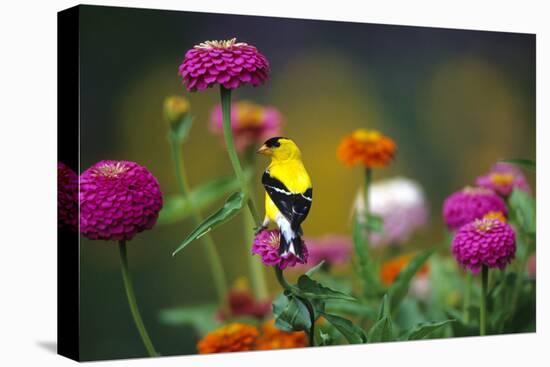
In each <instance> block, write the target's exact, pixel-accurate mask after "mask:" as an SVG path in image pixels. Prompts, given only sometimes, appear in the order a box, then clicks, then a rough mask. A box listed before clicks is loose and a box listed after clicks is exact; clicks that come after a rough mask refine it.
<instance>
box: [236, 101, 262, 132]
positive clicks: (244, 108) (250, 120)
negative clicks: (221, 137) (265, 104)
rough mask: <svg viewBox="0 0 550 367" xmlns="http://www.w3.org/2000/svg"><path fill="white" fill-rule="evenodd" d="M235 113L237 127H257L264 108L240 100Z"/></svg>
mask: <svg viewBox="0 0 550 367" xmlns="http://www.w3.org/2000/svg"><path fill="white" fill-rule="evenodd" d="M237 114H238V116H237V121H238V122H239V127H241V128H247V127H257V126H260V125H261V124H262V121H263V118H264V109H263V108H262V107H260V106H258V105H255V104H252V103H249V102H241V103H240V104H239V108H238V110H237Z"/></svg>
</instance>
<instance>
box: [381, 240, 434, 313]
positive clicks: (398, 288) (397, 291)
mask: <svg viewBox="0 0 550 367" xmlns="http://www.w3.org/2000/svg"><path fill="white" fill-rule="evenodd" d="M433 253H434V250H427V251H424V252H421V253H420V254H418V255H416V256H415V257H414V258H413V259H412V260H411V261H409V263H408V264H407V265H406V266H405V267H404V268H403V269H402V270H401V271H400V272H399V274H398V275H397V277H396V278H395V281H394V282H393V283H392V285H391V286H390V288H389V289H388V294H389V295H390V298H391V309H392V310H395V309H396V308H397V306H399V304H400V303H401V301H402V300H403V298H404V297H405V296H406V295H407V293H408V291H409V285H410V283H411V280H412V279H413V277H414V275H415V274H416V273H417V272H418V271H419V270H420V269H421V268H422V266H423V265H424V263H425V262H426V260H428V258H429V257H430V256H431V255H432V254H433Z"/></svg>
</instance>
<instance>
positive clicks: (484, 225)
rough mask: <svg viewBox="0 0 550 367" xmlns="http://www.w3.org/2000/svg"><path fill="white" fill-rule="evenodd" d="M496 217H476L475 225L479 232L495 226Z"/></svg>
mask: <svg viewBox="0 0 550 367" xmlns="http://www.w3.org/2000/svg"><path fill="white" fill-rule="evenodd" d="M495 220H496V219H487V218H484V219H476V220H475V221H474V227H475V229H476V230H477V231H478V232H487V231H489V230H490V229H491V228H493V225H494V224H495Z"/></svg>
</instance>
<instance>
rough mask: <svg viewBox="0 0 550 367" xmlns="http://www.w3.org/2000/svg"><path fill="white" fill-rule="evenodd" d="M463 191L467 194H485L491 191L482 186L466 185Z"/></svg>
mask: <svg viewBox="0 0 550 367" xmlns="http://www.w3.org/2000/svg"><path fill="white" fill-rule="evenodd" d="M463 192H464V193H466V194H468V195H486V194H491V193H492V192H493V191H492V190H490V189H486V188H484V187H472V186H467V187H465V188H464V190H463Z"/></svg>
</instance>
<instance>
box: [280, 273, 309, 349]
mask: <svg viewBox="0 0 550 367" xmlns="http://www.w3.org/2000/svg"><path fill="white" fill-rule="evenodd" d="M273 269H274V270H275V277H276V278H277V281H278V282H279V284H280V285H281V287H282V288H283V289H284V290H285V292H288V293H289V294H292V295H293V296H295V297H296V298H297V299H298V300H300V302H302V303H303V304H304V305H305V306H306V308H307V311H308V313H309V317H310V320H311V327H310V329H309V330H308V331H307V335H308V339H309V346H310V347H314V346H315V311H314V310H313V305H312V304H311V302H309V300H308V299H307V298H304V297H301V296H300V295H299V293H298V290H297V289H296V287H294V286H293V285H291V284H290V283H289V282H287V280H286V279H285V277H284V275H283V271H282V270H281V268H280V267H278V266H274V267H273Z"/></svg>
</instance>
